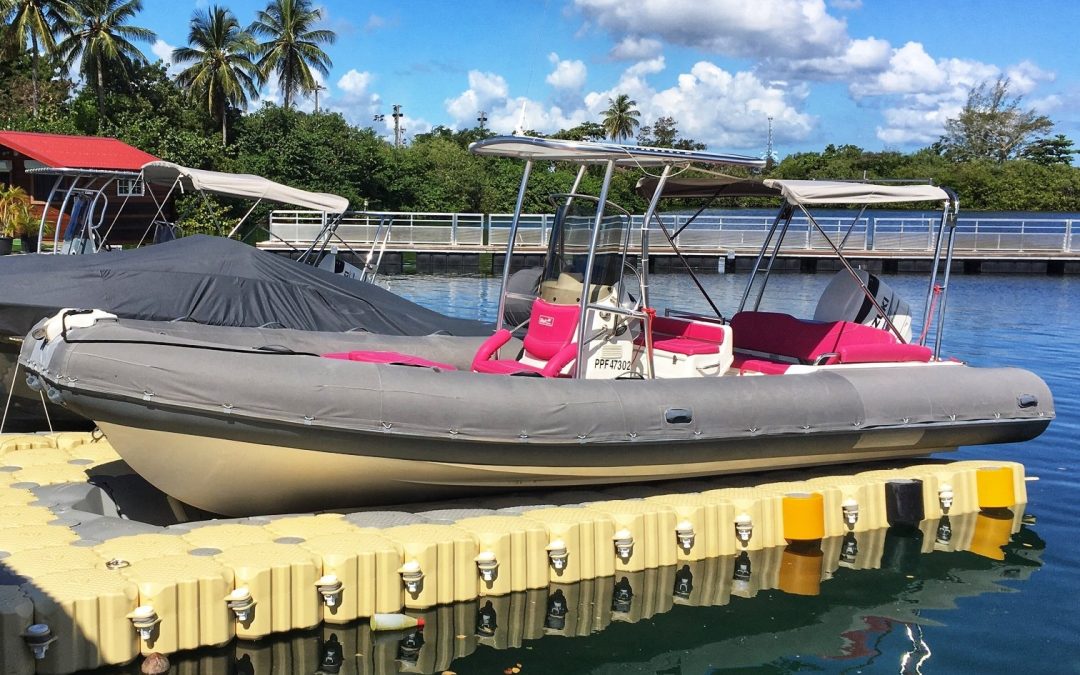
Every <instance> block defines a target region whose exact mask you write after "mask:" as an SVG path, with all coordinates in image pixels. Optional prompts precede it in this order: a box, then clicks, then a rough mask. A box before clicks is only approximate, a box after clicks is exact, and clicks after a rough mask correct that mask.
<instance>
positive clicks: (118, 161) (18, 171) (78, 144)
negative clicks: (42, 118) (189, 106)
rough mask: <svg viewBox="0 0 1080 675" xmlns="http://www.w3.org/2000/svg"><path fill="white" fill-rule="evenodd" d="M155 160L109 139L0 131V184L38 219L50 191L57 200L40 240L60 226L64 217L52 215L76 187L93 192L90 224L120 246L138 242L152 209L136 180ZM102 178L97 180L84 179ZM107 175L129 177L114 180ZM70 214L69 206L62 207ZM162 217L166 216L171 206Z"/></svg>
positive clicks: (118, 177) (153, 205)
mask: <svg viewBox="0 0 1080 675" xmlns="http://www.w3.org/2000/svg"><path fill="white" fill-rule="evenodd" d="M157 159H158V158H157V157H154V156H153V155H151V154H149V153H146V152H143V151H142V150H139V149H138V148H134V147H132V146H130V145H128V144H127V143H124V142H123V141H119V140H117V139H115V138H102V137H99V136H67V135H63V134H42V133H36V132H30V131H0V183H2V184H7V185H17V186H19V187H21V188H23V189H24V190H26V192H27V193H28V194H29V195H30V196H31V198H32V200H33V205H34V212H35V215H36V216H37V217H39V218H40V216H41V213H42V211H43V210H44V209H45V208H46V202H47V201H48V200H49V195H50V194H52V193H53V191H54V188H56V189H57V190H58V191H59V196H60V199H55V200H53V202H52V203H50V204H49V207H48V211H49V213H48V214H47V217H46V219H45V223H46V230H47V231H46V233H45V236H46V237H51V236H52V234H51V232H50V230H51V231H55V230H56V229H57V228H56V223H57V220H60V221H61V223H66V222H67V221H66V218H67V216H68V215H70V213H68V212H65V213H64V214H61V213H60V212H59V210H58V207H59V206H60V202H62V201H63V199H62V198H63V196H64V191H65V190H66V189H67V188H68V187H70V186H71V185H72V181H73V180H78V181H79V185H78V186H79V188H83V189H89V190H93V191H99V192H100V195H99V196H98V197H97V198H96V199H95V200H94V204H95V207H94V208H95V209H98V210H97V211H95V219H96V220H100V221H101V222H102V223H103V224H104V225H106V226H109V229H111V230H112V234H111V235H110V240H111V241H114V242H117V243H123V242H132V241H138V240H139V239H140V238H141V237H142V236H143V233H144V232H145V231H146V227H147V224H148V223H149V222H150V221H151V220H152V219H153V218H154V216H155V214H156V213H157V205H156V204H155V202H154V200H153V198H152V196H151V195H150V194H149V193H148V192H147V190H146V188H145V186H144V185H143V182H142V180H141V179H140V178H139V176H137V175H136V174H138V172H139V171H140V170H141V169H142V167H143V165H144V164H146V163H147V162H154V161H157ZM33 169H38V170H41V169H74V170H76V171H80V170H82V171H85V172H87V174H86V175H82V176H81V177H79V178H76V177H75V175H74V174H72V173H71V172H66V173H63V174H62V175H60V172H53V173H49V172H47V171H46V172H43V173H42V172H38V171H31V170H33ZM95 172H103V173H102V174H101V176H100V177H95V176H93V175H90V174H94V173H95ZM108 172H130V175H127V176H124V175H121V176H116V175H115V174H112V175H109V174H108ZM68 207H69V209H70V204H69V205H68ZM165 215H166V217H168V216H169V215H171V204H170V205H169V211H168V213H166V214H165Z"/></svg>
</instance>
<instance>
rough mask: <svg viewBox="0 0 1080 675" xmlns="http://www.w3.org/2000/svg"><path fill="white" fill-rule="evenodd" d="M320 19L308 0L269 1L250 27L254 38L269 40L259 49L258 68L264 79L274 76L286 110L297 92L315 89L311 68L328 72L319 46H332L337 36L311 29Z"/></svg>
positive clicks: (325, 31)
mask: <svg viewBox="0 0 1080 675" xmlns="http://www.w3.org/2000/svg"><path fill="white" fill-rule="evenodd" d="M321 19H322V10H321V9H318V8H312V6H311V2H310V0H271V2H270V4H269V5H267V6H266V9H264V10H262V11H260V12H259V13H258V15H256V18H255V23H253V24H252V25H251V31H252V32H253V33H254V34H255V35H257V36H260V37H266V38H268V39H267V41H266V42H263V43H260V44H259V46H258V50H257V54H258V55H259V56H260V58H259V62H258V64H257V65H258V67H259V69H260V71H261V72H262V75H263V77H264V78H266V77H269V75H270V73H271V72H273V73H274V74H276V75H277V77H278V82H279V83H280V86H281V93H282V101H283V103H284V107H286V108H288V107H290V106H291V105H292V101H293V98H294V97H295V96H296V94H297V93H310V92H312V91H314V90H315V86H316V84H317V83H316V82H315V77H314V75H312V73H311V70H312V69H315V70H316V71H318V72H320V73H322V74H323V75H324V76H325V75H328V74H329V73H330V66H331V65H333V63H332V62H331V61H330V57H329V56H327V54H326V52H324V51H323V49H322V47H321V46H320V45H323V44H334V41H335V40H336V39H337V35H336V34H335V33H334V31H331V30H326V29H317V28H314V26H315V24H317V23H318V22H319V21H320V20H321Z"/></svg>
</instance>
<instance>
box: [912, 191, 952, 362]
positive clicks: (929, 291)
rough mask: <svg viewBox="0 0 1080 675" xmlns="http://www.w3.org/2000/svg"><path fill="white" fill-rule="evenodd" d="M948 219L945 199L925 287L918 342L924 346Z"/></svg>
mask: <svg viewBox="0 0 1080 675" xmlns="http://www.w3.org/2000/svg"><path fill="white" fill-rule="evenodd" d="M948 221H949V201H948V200H946V201H945V203H944V204H943V205H942V207H941V219H940V220H939V221H938V235H937V242H936V243H935V244H934V260H933V263H932V264H931V267H930V282H929V284H928V285H927V287H926V304H925V305H924V306H923V330H922V333H921V338H920V339H919V344H921V345H922V346H924V347H925V346H926V336H927V335H928V334H929V332H930V330H929V329H930V322H931V319H932V317H931V316H930V307H931V304H932V303H933V301H934V284H936V283H937V275H938V265H939V264H940V262H941V246H942V244H943V243H944V241H945V228H946V227H947V223H948Z"/></svg>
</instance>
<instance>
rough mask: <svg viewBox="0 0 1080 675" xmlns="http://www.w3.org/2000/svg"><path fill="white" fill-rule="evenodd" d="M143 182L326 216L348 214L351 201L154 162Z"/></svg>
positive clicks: (239, 176) (145, 168)
mask: <svg viewBox="0 0 1080 675" xmlns="http://www.w3.org/2000/svg"><path fill="white" fill-rule="evenodd" d="M142 173H143V180H145V181H146V182H148V183H157V184H159V185H173V184H178V185H179V187H180V188H181V190H183V191H185V192H187V191H196V192H207V193H211V194H217V195H226V196H229V197H246V198H249V199H257V200H262V199H268V200H270V201H274V202H281V203H283V204H291V205H293V206H298V207H301V208H306V209H312V210H314V211H323V212H325V213H344V212H345V210H346V209H348V208H349V200H348V199H345V198H344V197H339V196H337V195H332V194H328V193H325V192H308V191H307V190H300V189H298V188H294V187H289V186H288V185H282V184H281V183H275V182H274V181H272V180H270V179H268V178H263V177H262V176H255V175H251V174H239V173H223V172H221V171H207V170H205V169H190V168H188V167H185V166H180V165H179V164H173V163H172V162H150V163H148V164H144V165H143V168H142Z"/></svg>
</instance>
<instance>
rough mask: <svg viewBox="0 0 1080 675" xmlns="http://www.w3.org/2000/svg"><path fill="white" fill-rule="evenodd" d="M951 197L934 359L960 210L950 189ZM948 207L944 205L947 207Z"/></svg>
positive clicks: (941, 331)
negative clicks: (957, 215) (947, 245)
mask: <svg viewBox="0 0 1080 675" xmlns="http://www.w3.org/2000/svg"><path fill="white" fill-rule="evenodd" d="M948 192H949V195H950V196H951V197H952V202H953V209H952V213H951V215H950V217H949V218H948V219H947V224H948V228H949V248H948V251H947V252H946V254H945V273H944V280H943V281H942V284H941V285H942V290H941V306H940V307H939V308H938V322H937V335H936V337H935V339H934V359H935V360H936V359H940V358H941V338H942V335H943V334H944V331H945V304H946V303H947V302H948V300H949V277H950V275H951V273H952V259H953V246H954V244H955V243H956V214H957V212H958V211H959V210H960V200H959V198H957V196H956V194H955V193H953V192H952V191H951V190H949V191H948ZM947 208H948V207H946V209H947Z"/></svg>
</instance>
